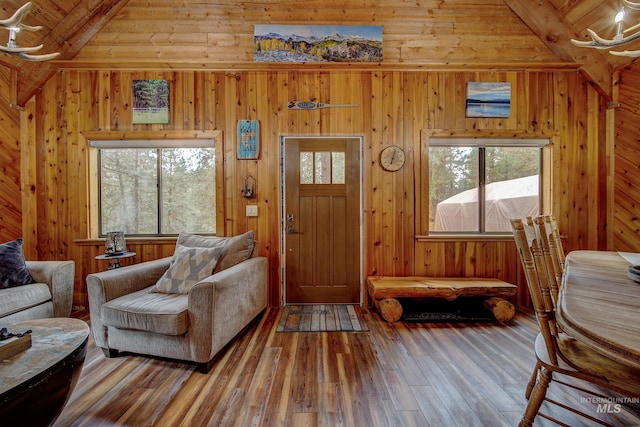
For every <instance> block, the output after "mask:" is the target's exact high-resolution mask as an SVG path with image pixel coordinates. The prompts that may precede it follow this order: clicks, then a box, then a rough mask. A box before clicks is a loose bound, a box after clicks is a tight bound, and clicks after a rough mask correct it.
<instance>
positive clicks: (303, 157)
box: [300, 151, 313, 184]
mask: <svg viewBox="0 0 640 427" xmlns="http://www.w3.org/2000/svg"><path fill="white" fill-rule="evenodd" d="M300 184H313V152H310V151H302V152H300Z"/></svg>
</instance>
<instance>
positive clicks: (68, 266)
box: [26, 261, 76, 317]
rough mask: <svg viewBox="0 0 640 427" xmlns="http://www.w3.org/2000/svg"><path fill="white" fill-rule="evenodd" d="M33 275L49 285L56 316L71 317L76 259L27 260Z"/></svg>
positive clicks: (38, 281) (36, 279) (35, 278)
mask: <svg viewBox="0 0 640 427" xmlns="http://www.w3.org/2000/svg"><path fill="white" fill-rule="evenodd" d="M26 263H27V269H28V270H29V273H31V277H33V280H35V281H36V282H37V283H45V284H46V285H47V286H49V290H50V292H51V299H52V301H53V315H54V316H55V317H69V316H70V315H71V306H72V304H73V282H74V279H75V273H76V264H75V262H74V261H26Z"/></svg>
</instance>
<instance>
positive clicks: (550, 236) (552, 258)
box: [527, 215, 564, 303]
mask: <svg viewBox="0 0 640 427" xmlns="http://www.w3.org/2000/svg"><path fill="white" fill-rule="evenodd" d="M527 220H528V219H527ZM532 221H533V227H534V230H535V235H536V238H537V242H538V244H539V245H540V247H541V248H542V255H543V259H544V262H545V267H546V272H547V274H548V277H549V284H550V291H551V297H552V298H553V301H554V303H555V302H557V300H558V292H559V290H560V286H562V273H563V271H564V254H562V255H561V254H560V251H561V250H562V249H559V248H558V242H557V240H556V234H557V226H555V225H554V224H555V219H553V217H552V216H551V215H539V216H536V217H534V218H533V219H532ZM554 227H555V228H556V232H554ZM558 239H559V237H558Z"/></svg>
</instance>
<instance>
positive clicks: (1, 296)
mask: <svg viewBox="0 0 640 427" xmlns="http://www.w3.org/2000/svg"><path fill="white" fill-rule="evenodd" d="M26 264H27V269H28V270H29V273H30V274H31V277H32V278H33V280H34V281H35V283H31V284H26V285H20V286H15V287H9V288H3V289H0V324H2V325H8V324H11V323H15V322H21V321H23V320H32V319H43V318H50V317H69V316H70V315H71V305H72V302H73V280H74V275H75V263H74V262H73V261H26Z"/></svg>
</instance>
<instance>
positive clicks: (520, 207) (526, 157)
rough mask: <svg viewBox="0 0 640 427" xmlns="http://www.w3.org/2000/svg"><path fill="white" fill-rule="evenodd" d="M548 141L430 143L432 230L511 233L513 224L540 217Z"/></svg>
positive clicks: (450, 140)
mask: <svg viewBox="0 0 640 427" xmlns="http://www.w3.org/2000/svg"><path fill="white" fill-rule="evenodd" d="M546 144H548V140H547V139H526V140H525V139H472V138H431V139H430V141H429V230H430V232H435V233H438V232H452V233H503V232H504V233H508V232H511V223H510V219H512V218H524V217H527V216H532V215H536V214H538V213H539V211H540V194H541V192H540V165H541V153H542V151H541V150H542V146H544V145H546Z"/></svg>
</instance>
